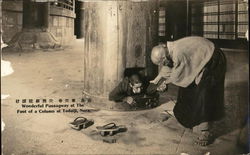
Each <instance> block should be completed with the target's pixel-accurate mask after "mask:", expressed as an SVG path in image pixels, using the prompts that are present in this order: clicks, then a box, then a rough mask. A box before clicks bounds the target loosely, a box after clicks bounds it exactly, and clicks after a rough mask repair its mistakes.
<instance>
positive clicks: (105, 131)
mask: <svg viewBox="0 0 250 155" xmlns="http://www.w3.org/2000/svg"><path fill="white" fill-rule="evenodd" d="M96 129H97V130H98V132H99V133H100V134H101V136H107V135H109V136H113V135H115V134H116V133H119V132H125V131H126V130H127V128H126V126H124V125H119V126H117V125H116V124H115V123H108V124H106V125H104V126H97V127H96Z"/></svg>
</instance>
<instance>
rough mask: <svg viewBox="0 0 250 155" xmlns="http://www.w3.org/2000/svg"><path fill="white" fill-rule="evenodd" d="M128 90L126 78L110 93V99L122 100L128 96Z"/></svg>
mask: <svg viewBox="0 0 250 155" xmlns="http://www.w3.org/2000/svg"><path fill="white" fill-rule="evenodd" d="M127 90H128V80H127V79H125V80H123V81H122V82H120V83H119V84H118V85H117V86H116V87H115V88H114V89H113V90H112V91H111V92H110V93H109V100H110V101H116V102H119V101H122V100H123V99H124V98H125V97H127Z"/></svg>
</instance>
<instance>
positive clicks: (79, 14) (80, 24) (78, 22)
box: [75, 1, 85, 38]
mask: <svg viewBox="0 0 250 155" xmlns="http://www.w3.org/2000/svg"><path fill="white" fill-rule="evenodd" d="M75 6H76V7H75V13H76V19H75V34H76V36H77V38H83V37H84V31H85V26H84V3H83V2H81V1H76V5H75Z"/></svg>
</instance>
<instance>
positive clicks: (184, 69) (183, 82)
mask: <svg viewBox="0 0 250 155" xmlns="http://www.w3.org/2000/svg"><path fill="white" fill-rule="evenodd" d="M167 48H168V50H169V54H170V57H171V58H172V60H173V62H174V64H173V68H169V67H168V66H162V68H161V70H160V72H159V75H158V76H157V77H156V78H155V79H154V80H153V81H151V82H152V83H155V84H156V83H158V81H159V80H160V79H161V78H162V77H163V78H166V81H165V84H168V83H173V84H175V85H177V86H180V87H187V86H188V85H190V84H191V83H192V82H193V81H194V80H195V82H196V84H198V83H199V81H200V80H201V77H202V73H203V68H204V66H205V65H206V64H207V63H208V61H209V60H210V59H211V57H212V55H213V52H214V49H215V46H214V44H213V43H212V42H211V41H209V40H207V39H205V38H202V37H196V36H192V37H185V38H182V39H179V40H176V41H173V42H167Z"/></svg>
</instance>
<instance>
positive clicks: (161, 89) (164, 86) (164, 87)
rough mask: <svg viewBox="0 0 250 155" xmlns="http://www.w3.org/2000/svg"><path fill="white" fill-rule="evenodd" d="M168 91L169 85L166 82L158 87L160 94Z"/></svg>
mask: <svg viewBox="0 0 250 155" xmlns="http://www.w3.org/2000/svg"><path fill="white" fill-rule="evenodd" d="M166 89H167V85H166V83H165V82H162V84H161V85H159V86H158V87H157V91H160V92H163V91H165V90H166Z"/></svg>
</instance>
